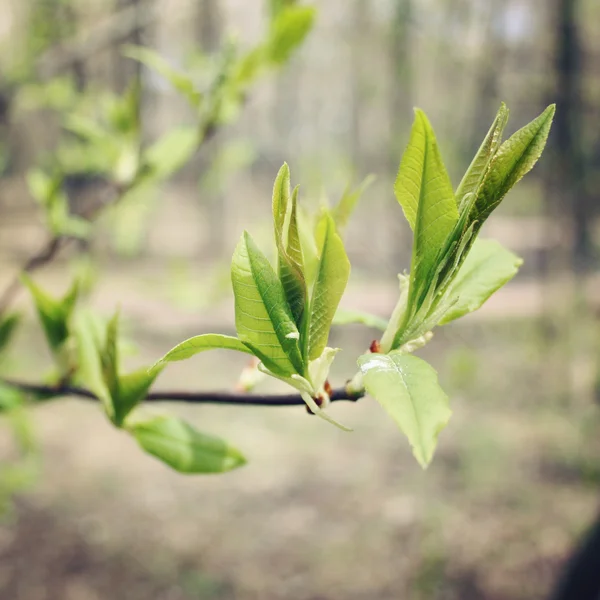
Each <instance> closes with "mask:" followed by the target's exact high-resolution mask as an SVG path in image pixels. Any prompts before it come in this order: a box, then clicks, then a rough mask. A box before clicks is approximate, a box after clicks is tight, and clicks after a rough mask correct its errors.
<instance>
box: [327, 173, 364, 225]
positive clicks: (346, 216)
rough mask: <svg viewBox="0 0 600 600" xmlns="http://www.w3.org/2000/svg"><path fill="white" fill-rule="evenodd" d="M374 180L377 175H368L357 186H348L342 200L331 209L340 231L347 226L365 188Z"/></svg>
mask: <svg viewBox="0 0 600 600" xmlns="http://www.w3.org/2000/svg"><path fill="white" fill-rule="evenodd" d="M373 181H375V175H368V176H367V177H365V178H364V179H363V180H362V182H361V183H360V184H359V185H358V186H357V187H356V188H354V189H352V188H350V186H348V187H347V188H346V189H345V191H344V193H343V194H342V197H341V198H340V201H339V202H338V203H337V204H336V205H335V207H334V208H333V210H332V211H331V214H332V216H333V220H334V221H335V225H336V227H337V228H338V231H341V230H342V229H344V228H345V227H346V225H347V224H348V221H349V220H350V216H351V215H352V213H353V212H354V209H355V208H356V205H357V204H358V201H359V200H360V198H361V196H362V195H363V194H364V192H365V190H366V189H367V188H368V187H369V186H370V185H371V184H372V183H373Z"/></svg>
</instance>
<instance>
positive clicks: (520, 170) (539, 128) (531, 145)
mask: <svg viewBox="0 0 600 600" xmlns="http://www.w3.org/2000/svg"><path fill="white" fill-rule="evenodd" d="M554 111H555V105H554V104H551V105H550V106H548V108H546V110H545V111H544V112H543V113H542V114H541V115H539V116H538V117H537V118H536V119H534V120H533V121H531V123H529V124H528V125H525V127H523V128H522V129H519V131H517V132H516V133H515V134H513V135H512V136H511V137H510V138H509V139H508V140H506V141H505V142H504V143H503V144H502V145H501V146H500V148H499V149H498V152H497V153H496V155H495V156H494V158H493V160H492V162H491V164H490V167H489V171H488V174H487V176H486V177H485V181H484V182H483V186H482V187H481V189H480V191H479V193H478V195H477V201H476V202H475V206H474V208H473V210H472V213H473V214H472V217H471V220H478V221H479V223H480V224H481V223H483V221H484V220H485V219H486V218H487V217H488V216H489V215H490V213H491V212H492V211H493V210H494V209H495V208H496V206H498V204H500V202H501V201H502V199H503V198H504V196H506V194H507V193H508V191H509V190H510V188H512V187H513V185H515V183H517V182H518V181H519V180H520V179H521V178H522V177H523V176H524V175H526V174H527V173H528V172H529V171H530V170H531V169H532V168H533V166H534V165H535V163H536V162H537V160H538V158H539V157H540V156H541V154H542V151H543V150H544V147H545V145H546V140H547V139H548V134H549V133H550V127H551V126H552V118H553V117H554Z"/></svg>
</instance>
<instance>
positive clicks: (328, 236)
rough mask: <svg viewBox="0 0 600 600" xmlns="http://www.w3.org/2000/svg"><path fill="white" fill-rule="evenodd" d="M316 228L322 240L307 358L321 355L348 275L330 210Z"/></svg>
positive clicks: (342, 246) (341, 244)
mask: <svg viewBox="0 0 600 600" xmlns="http://www.w3.org/2000/svg"><path fill="white" fill-rule="evenodd" d="M319 229H320V235H319V237H320V238H321V239H322V242H321V244H320V247H321V254H320V260H319V266H318V269H317V275H316V281H315V285H314V288H313V292H312V299H311V302H310V311H311V315H310V329H309V341H308V358H309V360H314V359H315V358H318V357H319V356H321V353H322V352H323V350H324V349H325V346H327V340H328V338H329V330H330V328H331V323H332V321H333V317H334V315H335V313H336V311H337V307H338V305H339V303H340V300H341V299H342V295H343V294H344V290H345V289H346V284H347V283H348V277H349V276H350V261H349V260H348V257H347V256H346V250H345V248H344V242H342V239H341V238H340V236H339V235H338V233H337V231H336V230H335V223H334V222H333V218H332V217H331V215H330V214H328V213H326V214H324V215H323V218H322V219H321V222H320V225H319Z"/></svg>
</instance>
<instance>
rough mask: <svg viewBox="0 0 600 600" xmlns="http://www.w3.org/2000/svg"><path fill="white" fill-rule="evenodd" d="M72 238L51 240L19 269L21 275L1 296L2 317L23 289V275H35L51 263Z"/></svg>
mask: <svg viewBox="0 0 600 600" xmlns="http://www.w3.org/2000/svg"><path fill="white" fill-rule="evenodd" d="M69 239H70V238H65V237H52V238H50V239H49V240H48V241H47V242H46V243H45V244H44V245H43V246H42V248H41V249H40V250H39V252H37V253H36V254H34V255H33V256H31V257H30V258H28V259H27V261H26V262H25V263H24V264H23V266H22V267H21V268H20V269H19V273H18V274H17V275H16V276H15V277H14V279H13V280H12V281H11V282H10V284H9V285H8V286H7V287H6V289H5V290H4V292H2V295H1V296H0V316H1V315H3V314H4V313H5V312H6V310H7V309H8V307H9V306H10V305H11V303H12V302H13V300H14V299H15V297H16V296H17V294H18V292H19V289H20V288H21V280H20V277H19V276H20V274H21V273H33V272H34V271H37V269H39V268H40V267H43V266H44V265H46V264H48V263H49V262H51V261H52V260H53V259H54V257H55V256H56V255H57V254H58V252H59V250H60V249H61V248H62V247H63V246H65V245H66V242H68V241H69Z"/></svg>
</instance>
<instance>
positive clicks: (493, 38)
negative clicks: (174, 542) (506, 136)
mask: <svg viewBox="0 0 600 600" xmlns="http://www.w3.org/2000/svg"><path fill="white" fill-rule="evenodd" d="M508 7H509V2H508V1H507V2H490V3H489V5H488V6H487V16H486V23H485V31H486V43H485V45H484V47H483V49H482V51H481V55H480V59H479V61H477V63H478V68H477V74H476V82H475V92H474V95H473V103H472V107H473V108H472V112H471V117H470V119H469V123H468V126H469V127H470V132H469V135H468V138H467V140H466V141H467V144H468V147H467V152H466V154H467V156H468V158H469V159H470V157H472V156H474V154H475V153H476V152H477V149H478V148H479V145H480V144H481V140H482V138H483V134H484V132H486V131H487V130H488V128H489V126H490V124H491V122H492V121H493V118H494V115H495V114H496V110H497V108H498V107H497V106H495V104H496V103H497V102H498V97H499V82H500V76H501V74H502V67H503V64H504V61H505V58H506V53H507V45H506V38H505V36H506V31H505V27H504V26H503V23H504V21H503V15H504V12H505V11H506V10H508ZM484 10H485V9H484Z"/></svg>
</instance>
